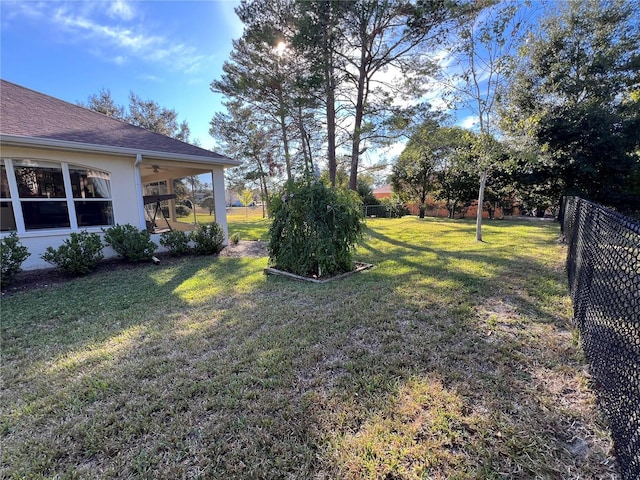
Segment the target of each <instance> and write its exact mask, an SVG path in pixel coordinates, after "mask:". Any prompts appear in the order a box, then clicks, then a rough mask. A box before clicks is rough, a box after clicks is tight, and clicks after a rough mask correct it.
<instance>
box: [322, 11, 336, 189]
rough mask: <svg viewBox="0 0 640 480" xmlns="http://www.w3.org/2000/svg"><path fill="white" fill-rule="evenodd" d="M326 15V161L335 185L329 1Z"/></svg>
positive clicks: (331, 180)
mask: <svg viewBox="0 0 640 480" xmlns="http://www.w3.org/2000/svg"><path fill="white" fill-rule="evenodd" d="M325 13H326V17H324V16H323V17H324V18H323V20H324V23H323V25H322V29H323V30H322V40H323V42H324V88H325V95H326V98H327V104H326V113H327V162H328V164H329V181H330V182H331V186H332V187H335V186H336V172H337V170H338V168H337V165H338V164H337V162H336V93H335V90H336V80H335V74H334V66H333V41H332V39H331V35H330V32H331V28H332V25H333V18H332V7H331V2H327V8H326V9H325Z"/></svg>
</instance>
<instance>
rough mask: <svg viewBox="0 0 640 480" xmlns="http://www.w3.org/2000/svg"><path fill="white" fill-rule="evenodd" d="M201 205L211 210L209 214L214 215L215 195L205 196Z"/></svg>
mask: <svg viewBox="0 0 640 480" xmlns="http://www.w3.org/2000/svg"><path fill="white" fill-rule="evenodd" d="M200 206H201V207H202V208H204V209H206V210H209V215H212V214H213V210H214V209H215V206H216V204H215V201H214V200H213V197H212V196H211V195H209V196H208V197H204V198H203V199H202V201H201V202H200Z"/></svg>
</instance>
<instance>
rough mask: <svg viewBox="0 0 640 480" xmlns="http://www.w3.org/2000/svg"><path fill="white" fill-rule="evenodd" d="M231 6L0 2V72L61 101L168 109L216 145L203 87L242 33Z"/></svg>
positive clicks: (227, 2)
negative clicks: (106, 98) (106, 95)
mask: <svg viewBox="0 0 640 480" xmlns="http://www.w3.org/2000/svg"><path fill="white" fill-rule="evenodd" d="M238 3H239V2H237V1H231V0H214V1H211V0H207V1H127V0H121V1H115V2H111V1H86V2H81V1H68V2H58V1H50V0H47V1H42V2H40V1H29V0H27V1H19V2H13V1H5V0H1V1H0V18H1V20H0V21H1V37H0V76H1V77H2V78H3V79H5V80H8V81H10V82H14V83H17V84H19V85H22V86H25V87H27V88H31V89H33V90H37V91H39V92H42V93H46V94H48V95H51V96H54V97H57V98H60V99H62V100H66V101H68V102H72V103H77V102H86V101H87V98H88V97H89V96H90V95H92V94H96V93H99V91H100V89H101V88H106V89H109V90H110V91H111V95H112V97H113V98H114V100H115V101H116V103H118V104H121V105H125V106H126V105H127V104H128V96H129V92H130V91H133V92H134V93H136V94H137V95H139V96H140V97H142V98H143V99H152V100H155V101H156V102H157V103H158V104H159V105H161V106H163V107H167V108H172V109H175V110H176V111H177V112H178V119H179V120H180V121H182V120H187V122H188V123H189V126H190V128H191V137H192V138H197V139H198V140H199V141H200V143H201V145H202V146H203V147H205V148H213V146H214V145H213V139H212V138H211V136H210V135H209V133H208V130H209V121H210V120H211V118H212V117H213V115H214V113H215V112H216V111H219V110H220V109H221V105H220V102H221V100H222V98H221V97H220V95H217V94H214V93H212V92H211V90H210V89H209V84H210V83H211V81H213V80H214V79H217V78H219V77H220V75H221V72H222V64H223V63H224V61H225V60H226V59H227V58H228V56H229V52H230V51H231V41H232V40H233V39H235V38H239V37H240V36H241V35H242V23H241V22H240V21H239V20H238V18H237V17H236V15H235V13H234V7H235V6H236V5H237V4H238Z"/></svg>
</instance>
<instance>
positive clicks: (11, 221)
mask: <svg viewBox="0 0 640 480" xmlns="http://www.w3.org/2000/svg"><path fill="white" fill-rule="evenodd" d="M15 229H16V219H15V217H14V216H13V207H12V206H11V202H0V232H12V231H14V230H15Z"/></svg>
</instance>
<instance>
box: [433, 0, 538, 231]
mask: <svg viewBox="0 0 640 480" xmlns="http://www.w3.org/2000/svg"><path fill="white" fill-rule="evenodd" d="M465 7H466V8H465V11H464V13H463V14H461V15H460V17H459V20H460V21H459V24H458V28H457V29H456V30H455V35H454V36H453V38H452V42H453V44H452V47H451V52H450V56H449V57H447V62H450V63H451V65H450V68H449V69H448V70H447V72H453V73H446V74H445V75H444V76H441V77H440V79H441V81H442V83H443V84H444V86H445V87H446V88H447V89H448V90H449V93H450V94H451V99H452V101H453V103H454V104H456V105H458V106H461V107H465V108H466V109H468V110H470V111H471V112H472V113H473V114H474V116H475V117H476V125H475V129H476V130H477V132H478V133H479V142H480V145H481V146H482V149H481V153H482V155H481V156H480V157H479V158H478V161H479V166H480V188H479V189H478V205H483V204H484V190H485V187H486V184H487V178H488V175H489V170H490V169H491V168H492V167H493V165H492V164H491V160H492V159H495V158H499V156H497V155H496V152H495V151H493V150H492V148H493V147H494V146H495V145H496V143H495V142H494V141H493V139H494V137H495V135H496V133H497V127H498V124H497V121H496V120H497V118H496V117H497V115H496V113H497V99H498V98H499V97H500V95H501V92H502V89H503V87H504V83H505V79H506V77H505V73H506V72H507V69H508V66H509V64H510V62H511V58H512V55H513V54H514V53H515V51H516V49H517V48H518V46H519V45H520V42H521V40H522V38H523V34H524V33H525V32H526V30H525V27H526V26H527V25H528V18H527V12H528V6H527V3H526V2H520V1H518V0H507V1H503V2H495V1H492V0H480V1H478V2H469V3H467V4H466V5H465ZM476 240H477V241H482V208H478V214H477V217H476Z"/></svg>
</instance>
